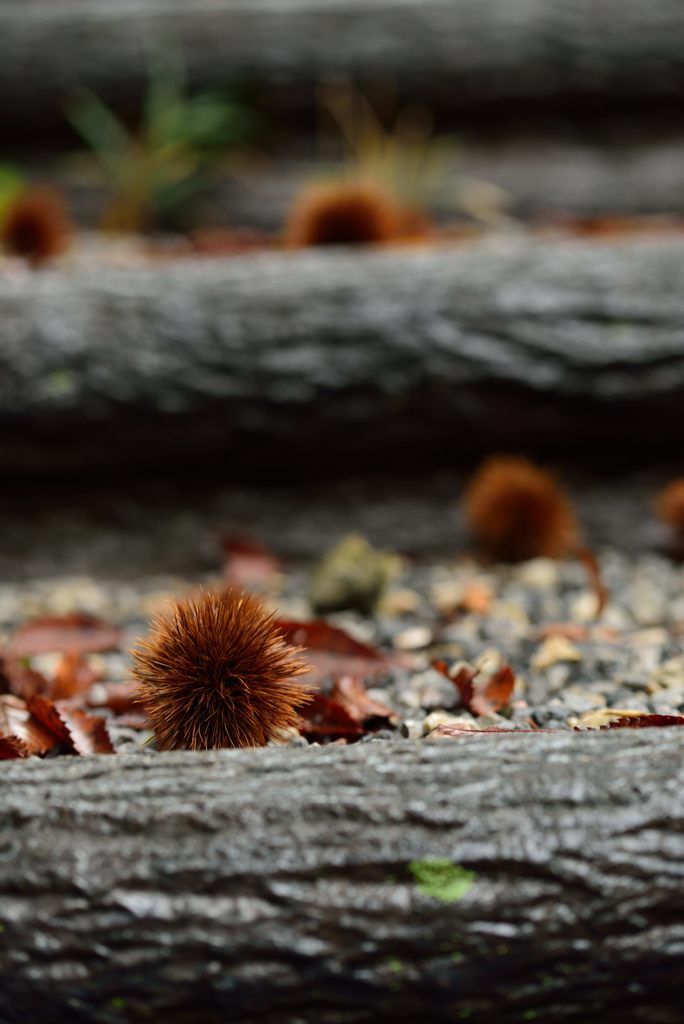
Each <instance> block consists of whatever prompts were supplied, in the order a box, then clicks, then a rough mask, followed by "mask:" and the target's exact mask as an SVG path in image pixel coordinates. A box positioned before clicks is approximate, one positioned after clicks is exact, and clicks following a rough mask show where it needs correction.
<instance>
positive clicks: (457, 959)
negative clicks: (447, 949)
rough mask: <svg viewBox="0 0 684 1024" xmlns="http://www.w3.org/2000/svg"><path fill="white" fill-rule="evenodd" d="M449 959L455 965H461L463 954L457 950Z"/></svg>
mask: <svg viewBox="0 0 684 1024" xmlns="http://www.w3.org/2000/svg"><path fill="white" fill-rule="evenodd" d="M451 959H452V960H453V961H454V963H455V964H462V963H463V961H464V959H465V957H464V956H463V953H459V952H458V950H457V951H456V952H455V953H452V954H451Z"/></svg>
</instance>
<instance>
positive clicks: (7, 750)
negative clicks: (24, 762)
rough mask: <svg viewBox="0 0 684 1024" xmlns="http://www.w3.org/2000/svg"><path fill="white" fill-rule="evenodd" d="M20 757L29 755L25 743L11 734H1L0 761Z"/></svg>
mask: <svg viewBox="0 0 684 1024" xmlns="http://www.w3.org/2000/svg"><path fill="white" fill-rule="evenodd" d="M18 757H28V751H27V750H26V747H25V746H24V744H23V743H20V742H19V740H14V739H12V738H11V737H9V736H0V761H15V760H16V759H17V758H18Z"/></svg>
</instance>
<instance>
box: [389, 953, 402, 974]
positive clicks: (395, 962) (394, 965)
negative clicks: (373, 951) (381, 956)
mask: <svg viewBox="0 0 684 1024" xmlns="http://www.w3.org/2000/svg"><path fill="white" fill-rule="evenodd" d="M387 967H388V968H389V970H390V971H391V972H392V974H401V973H402V971H403V970H404V965H403V964H402V962H401V960H400V959H399V957H398V956H390V957H388V958H387Z"/></svg>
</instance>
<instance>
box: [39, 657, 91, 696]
mask: <svg viewBox="0 0 684 1024" xmlns="http://www.w3.org/2000/svg"><path fill="white" fill-rule="evenodd" d="M99 678H100V674H99V673H98V672H96V670H95V669H94V668H92V667H91V666H90V665H89V664H88V662H87V661H86V660H85V658H84V657H83V655H82V654H81V653H80V652H79V651H67V653H66V654H65V655H64V656H63V657H62V660H61V661H60V663H59V665H58V666H57V670H56V671H55V675H54V678H53V680H52V682H51V683H50V687H49V690H48V691H47V696H49V697H50V699H51V700H71V699H73V698H74V697H80V696H82V695H83V694H84V693H86V691H87V690H89V689H90V687H91V686H92V685H93V683H94V682H96V681H97V680H98V679H99Z"/></svg>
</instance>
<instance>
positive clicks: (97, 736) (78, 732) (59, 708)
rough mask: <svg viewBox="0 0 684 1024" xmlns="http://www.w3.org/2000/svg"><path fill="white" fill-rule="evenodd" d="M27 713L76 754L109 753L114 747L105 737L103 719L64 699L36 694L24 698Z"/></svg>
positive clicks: (106, 734) (105, 730) (107, 737)
mask: <svg viewBox="0 0 684 1024" xmlns="http://www.w3.org/2000/svg"><path fill="white" fill-rule="evenodd" d="M27 706H28V708H29V710H30V711H31V713H32V714H33V715H34V716H35V717H36V718H37V719H38V720H39V721H40V722H42V723H43V725H45V726H46V727H47V728H48V729H50V730H51V731H52V732H53V733H54V734H55V736H58V737H59V739H60V740H61V741H62V742H63V743H66V744H68V746H69V747H70V748H71V749H72V750H73V751H74V752H75V753H76V754H113V753H114V747H113V746H112V741H111V740H110V738H109V734H108V732H107V729H106V726H105V722H104V720H103V719H102V718H98V717H97V716H96V715H89V714H87V712H85V711H81V710H80V709H79V708H74V707H72V706H71V705H70V704H68V703H67V702H65V701H60V702H59V703H58V704H55V703H53V701H51V700H49V699H48V698H47V697H41V696H40V695H39V694H37V695H36V696H35V697H31V698H30V699H29V700H28V701H27Z"/></svg>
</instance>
